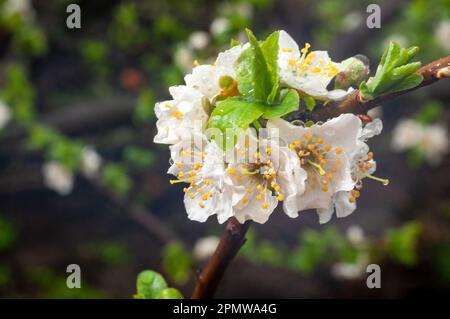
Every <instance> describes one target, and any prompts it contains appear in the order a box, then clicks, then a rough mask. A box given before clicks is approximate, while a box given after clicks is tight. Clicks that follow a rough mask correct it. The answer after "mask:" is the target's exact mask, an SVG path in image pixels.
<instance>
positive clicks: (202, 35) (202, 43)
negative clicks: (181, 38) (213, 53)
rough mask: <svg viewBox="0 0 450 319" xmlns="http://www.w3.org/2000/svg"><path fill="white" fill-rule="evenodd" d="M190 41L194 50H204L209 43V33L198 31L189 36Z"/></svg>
mask: <svg viewBox="0 0 450 319" xmlns="http://www.w3.org/2000/svg"><path fill="white" fill-rule="evenodd" d="M188 43H189V45H190V47H191V48H193V49H194V50H202V49H204V48H206V47H207V46H208V44H209V34H208V33H207V32H205V31H196V32H194V33H192V34H191V35H190V36H189V40H188Z"/></svg>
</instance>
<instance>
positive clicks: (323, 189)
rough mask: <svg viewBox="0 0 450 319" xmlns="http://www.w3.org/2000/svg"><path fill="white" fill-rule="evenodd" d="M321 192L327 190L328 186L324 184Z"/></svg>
mask: <svg viewBox="0 0 450 319" xmlns="http://www.w3.org/2000/svg"><path fill="white" fill-rule="evenodd" d="M322 192H325V193H326V192H328V186H326V185H324V186H323V187H322Z"/></svg>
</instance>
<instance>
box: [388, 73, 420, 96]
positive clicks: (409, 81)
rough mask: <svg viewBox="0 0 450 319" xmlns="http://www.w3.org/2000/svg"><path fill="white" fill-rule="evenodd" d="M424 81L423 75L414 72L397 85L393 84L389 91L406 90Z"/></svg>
mask: <svg viewBox="0 0 450 319" xmlns="http://www.w3.org/2000/svg"><path fill="white" fill-rule="evenodd" d="M422 81H423V76H422V75H420V74H419V73H413V74H411V75H410V76H408V77H407V78H405V79H403V80H402V81H401V82H399V83H397V84H396V85H393V86H392V87H391V88H390V89H389V92H399V91H405V90H409V89H412V88H415V87H416V86H418V85H419V84H420V83H422Z"/></svg>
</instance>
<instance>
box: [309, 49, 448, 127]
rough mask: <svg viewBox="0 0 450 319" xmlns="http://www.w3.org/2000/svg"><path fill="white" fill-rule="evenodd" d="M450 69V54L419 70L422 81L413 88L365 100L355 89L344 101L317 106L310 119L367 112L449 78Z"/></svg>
mask: <svg viewBox="0 0 450 319" xmlns="http://www.w3.org/2000/svg"><path fill="white" fill-rule="evenodd" d="M449 70H450V55H448V56H446V57H443V58H441V59H439V60H436V61H433V62H431V63H429V64H427V65H425V66H423V67H421V68H420V69H419V70H417V73H419V74H421V75H422V76H423V81H422V83H421V84H420V85H419V86H417V87H415V88H412V89H409V90H405V91H401V92H396V93H390V94H385V95H381V96H379V97H376V98H375V99H373V100H364V99H363V98H362V96H361V94H360V92H359V90H355V91H354V92H353V93H351V94H350V95H349V96H348V97H347V98H345V99H344V100H342V101H339V102H335V103H332V104H328V105H326V106H319V107H317V108H316V109H315V110H314V112H313V113H312V114H310V116H308V118H309V119H311V120H313V121H326V120H327V119H329V118H332V117H336V116H339V115H340V114H343V113H353V114H366V113H367V111H369V110H370V109H372V108H374V107H375V106H378V105H381V104H383V103H386V102H389V101H391V100H393V99H394V98H396V97H398V96H400V95H403V94H405V93H409V92H411V91H415V90H417V89H419V88H421V87H424V86H427V85H430V84H433V83H435V82H437V81H439V80H440V79H444V78H449V77H450V75H449V72H450V71H449Z"/></svg>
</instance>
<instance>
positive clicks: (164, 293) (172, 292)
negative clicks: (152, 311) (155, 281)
mask: <svg viewBox="0 0 450 319" xmlns="http://www.w3.org/2000/svg"><path fill="white" fill-rule="evenodd" d="M155 299H184V297H183V295H182V294H181V292H179V291H178V290H177V289H175V288H166V289H163V290H161V292H160V293H159V294H158V295H157V296H156V298H155Z"/></svg>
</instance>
